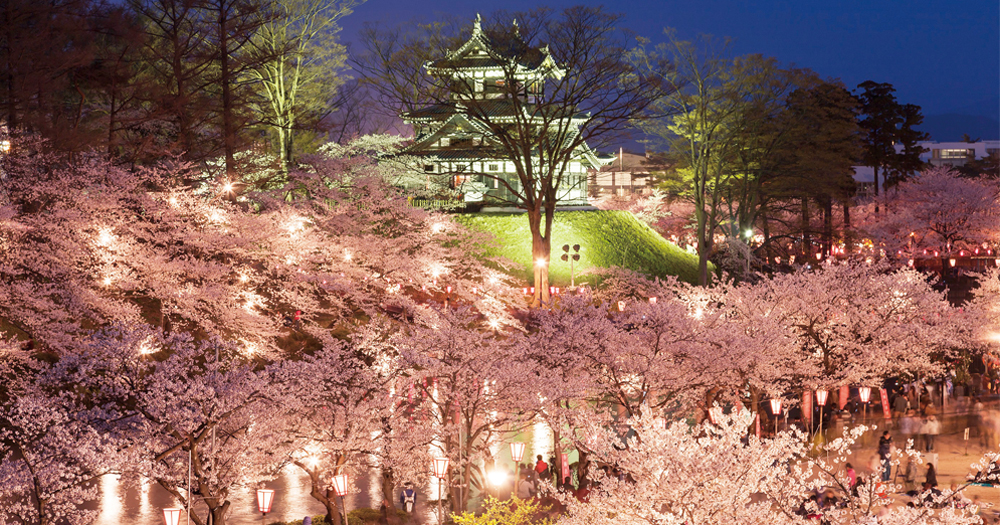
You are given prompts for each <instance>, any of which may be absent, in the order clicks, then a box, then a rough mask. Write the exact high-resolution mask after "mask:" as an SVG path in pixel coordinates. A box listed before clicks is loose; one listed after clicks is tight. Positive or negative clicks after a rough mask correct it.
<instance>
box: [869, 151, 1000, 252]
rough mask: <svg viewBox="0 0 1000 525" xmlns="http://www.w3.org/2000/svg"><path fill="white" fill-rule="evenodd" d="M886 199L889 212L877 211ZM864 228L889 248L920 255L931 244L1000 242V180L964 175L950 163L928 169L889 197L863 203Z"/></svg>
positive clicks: (946, 246)
mask: <svg viewBox="0 0 1000 525" xmlns="http://www.w3.org/2000/svg"><path fill="white" fill-rule="evenodd" d="M878 204H882V205H883V206H884V207H885V212H884V213H875V212H874V207H875V206H877V205H878ZM861 219H862V220H861V223H860V225H861V228H862V229H864V230H866V231H867V232H868V233H869V234H870V235H872V236H873V237H874V239H875V240H877V241H878V242H879V243H880V245H881V246H884V247H885V248H886V251H891V252H893V253H895V252H898V251H902V252H905V253H908V254H913V255H917V254H920V251H921V250H924V249H931V250H939V251H940V252H950V251H952V250H953V249H957V248H959V247H964V248H965V249H967V250H974V249H975V248H977V247H979V246H980V245H981V244H983V243H988V244H990V245H993V246H994V247H995V246H996V245H997V243H1000V189H998V188H997V185H996V183H995V182H992V181H987V180H983V179H969V178H963V177H962V176H960V175H959V174H958V172H956V171H953V170H952V169H951V168H950V167H947V166H938V167H933V168H929V169H927V170H925V171H924V172H923V173H921V174H920V176H919V177H914V178H913V179H912V180H909V181H906V182H903V183H901V184H899V185H898V186H897V187H896V188H895V190H894V191H891V192H888V193H887V194H886V196H885V200H884V202H883V201H881V200H880V202H879V203H871V204H869V205H868V206H866V207H864V208H862V214H861Z"/></svg>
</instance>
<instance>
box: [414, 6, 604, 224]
mask: <svg viewBox="0 0 1000 525" xmlns="http://www.w3.org/2000/svg"><path fill="white" fill-rule="evenodd" d="M517 31H518V30H517V26H516V25H515V26H514V27H513V29H512V33H511V34H512V35H514V36H515V38H514V39H513V40H514V41H515V43H514V44H513V45H512V44H511V43H510V41H509V40H511V39H509V38H507V39H505V40H507V41H505V42H503V43H502V44H500V43H497V42H494V39H492V38H491V37H490V35H488V34H487V33H486V32H485V31H483V29H482V26H481V22H480V19H479V17H478V16H477V17H476V20H475V23H474V24H473V26H472V35H471V36H470V37H469V40H468V41H467V42H465V43H464V44H463V45H461V46H460V47H459V48H458V49H456V50H454V51H452V52H450V53H448V55H447V56H445V57H444V58H443V59H441V60H437V61H435V62H431V63H429V64H427V65H426V66H425V67H426V69H427V72H428V73H429V74H431V75H435V76H437V77H439V78H441V79H443V80H447V81H449V82H448V84H449V85H451V86H452V92H451V97H450V100H449V101H447V102H443V103H440V104H436V105H433V106H429V107H425V108H421V109H418V110H416V111H412V112H409V113H405V114H403V115H401V116H402V118H403V121H404V122H406V123H407V124H410V125H412V126H413V129H414V133H415V134H416V138H415V139H414V141H413V144H411V145H410V146H409V147H408V148H406V149H405V150H404V151H403V154H406V155H412V156H415V157H418V158H419V159H420V162H421V165H422V168H423V171H424V172H425V173H426V174H427V176H428V177H432V176H438V177H441V176H444V177H450V183H449V186H450V187H452V188H454V189H456V190H458V191H460V192H462V194H463V199H464V200H465V201H466V202H486V203H501V204H502V203H505V202H511V201H516V200H517V199H516V198H515V197H514V196H513V195H512V194H511V192H510V190H508V189H507V188H506V187H504V184H501V182H500V180H503V181H505V182H506V183H508V184H510V186H511V187H513V188H514V189H515V190H517V191H520V180H519V178H518V176H517V171H516V169H515V167H514V162H513V161H512V160H511V159H510V158H506V157H505V156H504V154H503V151H504V150H503V148H501V147H499V146H498V145H497V143H496V140H495V137H494V136H493V134H492V133H491V132H490V130H489V129H488V127H487V126H485V125H482V124H481V123H479V122H477V121H476V119H473V118H469V117H467V116H466V115H465V113H466V111H465V109H466V108H465V107H463V102H464V103H465V104H468V103H469V102H470V101H474V102H475V103H476V109H477V111H489V114H490V118H492V119H495V120H497V121H500V120H502V119H504V118H510V119H512V121H513V119H514V118H529V119H530V118H535V119H536V120H538V119H537V117H531V116H530V115H523V114H522V115H517V114H516V112H517V111H524V108H530V107H531V103H532V102H533V100H537V98H538V97H540V96H541V95H542V94H543V93H544V91H543V90H544V89H545V81H546V79H548V78H561V77H562V76H563V75H565V72H564V71H563V70H562V69H561V68H560V67H559V66H558V65H557V64H556V63H555V61H554V60H553V58H552V56H551V54H550V53H549V50H548V47H542V48H538V49H534V48H529V47H528V45H527V44H526V43H524V42H523V41H522V40H521V39H520V34H519V33H518V32H517ZM507 36H509V35H507ZM518 42H519V44H518ZM503 49H506V50H509V51H510V53H508V54H505V53H502V52H501V51H499V50H503ZM508 55H513V56H508ZM512 60H516V61H517V63H516V64H514V65H515V67H516V70H515V74H514V77H515V79H516V81H517V83H518V86H523V89H518V90H516V91H517V95H516V96H517V97H520V98H519V99H518V101H519V102H521V103H519V104H514V103H512V101H511V99H510V98H509V97H511V96H512V95H511V91H512V90H510V89H505V84H504V83H505V82H508V81H511V79H510V78H509V76H510V74H509V68H510V64H511V63H512V62H511V61H512ZM519 108H520V109H519ZM564 118H565V119H569V120H570V124H573V125H576V129H579V124H577V122H581V123H582V122H583V120H584V119H581V118H578V117H577V116H576V115H567V116H566V117H564ZM605 162H606V161H604V160H602V159H599V158H598V156H597V154H596V152H594V151H593V150H591V149H590V148H589V147H587V146H586V145H584V146H583V147H581V148H579V149H578V151H577V152H576V155H575V158H574V159H573V160H572V161H571V162H569V164H568V166H567V169H566V174H565V176H564V178H563V183H562V184H561V189H560V194H559V195H558V196H557V199H558V200H559V201H560V204H562V205H586V204H587V174H588V172H590V171H592V170H597V169H599V168H600V167H601V166H602V165H603V164H604V163H605Z"/></svg>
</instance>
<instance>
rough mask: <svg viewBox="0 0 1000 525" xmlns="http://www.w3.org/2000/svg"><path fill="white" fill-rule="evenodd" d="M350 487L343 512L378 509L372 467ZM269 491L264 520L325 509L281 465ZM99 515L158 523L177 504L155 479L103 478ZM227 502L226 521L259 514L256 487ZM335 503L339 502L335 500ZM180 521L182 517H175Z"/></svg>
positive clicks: (301, 478) (431, 510)
mask: <svg viewBox="0 0 1000 525" xmlns="http://www.w3.org/2000/svg"><path fill="white" fill-rule="evenodd" d="M353 484H354V487H352V491H353V492H354V493H353V494H350V495H348V496H347V510H348V511H350V510H352V509H357V508H361V507H369V508H378V506H379V505H380V504H381V502H382V489H381V485H380V475H379V473H378V471H376V470H371V471H369V472H368V473H367V475H364V476H357V478H356V480H355V481H354V483H353ZM266 485H267V487H268V488H271V489H274V491H275V495H274V505H273V506H272V508H271V513H270V514H268V515H267V517H266V519H265V520H264V522H265V523H272V522H275V521H292V520H301V519H302V518H304V517H305V516H316V515H322V514H326V508H325V507H323V505H322V504H320V503H319V502H318V501H316V500H315V499H313V498H312V496H310V495H309V493H310V490H311V485H310V480H309V476H308V475H306V474H305V473H304V472H302V471H301V470H300V469H298V468H297V467H294V466H291V467H288V468H286V469H284V470H283V471H282V472H281V473H280V474H279V475H278V477H277V478H276V479H275V480H274V481H271V482H269V483H267V484H266ZM100 492H101V493H100V497H99V500H98V502H99V504H100V514H99V515H98V517H97V519H96V520H95V521H94V523H93V525H121V524H124V523H128V524H130V525H161V524H162V523H163V509H165V508H168V507H176V506H179V505H178V504H177V503H176V502H175V501H174V499H173V497H172V496H171V495H170V494H169V493H168V492H167V491H166V490H164V489H163V487H160V486H159V485H157V484H155V483H148V482H147V483H143V484H142V485H140V486H138V487H133V488H130V489H125V487H124V486H123V485H122V484H121V482H120V481H119V480H118V477H117V476H112V475H108V476H104V477H102V478H101V482H100ZM230 501H231V502H232V506H231V507H230V510H229V515H228V516H227V520H228V523H229V524H231V525H243V524H247V525H250V524H258V523H261V518H262V516H261V515H260V513H259V512H257V495H256V487H253V488H238V489H235V490H234V491H233V493H232V494H231V496H230ZM426 501H427V497H426V493H424V494H421V495H420V496H419V497H418V498H417V502H418V505H417V508H416V510H415V512H416V514H417V516H418V519H419V520H420V521H421V522H423V523H436V522H437V507H429V506H428V505H426ZM338 503H340V502H339V501H338ZM195 510H196V511H197V512H198V513H199V515H201V516H205V515H206V511H207V509H206V507H205V505H204V504H201V505H196V506H195ZM181 523H182V524H183V523H186V515H182V516H181Z"/></svg>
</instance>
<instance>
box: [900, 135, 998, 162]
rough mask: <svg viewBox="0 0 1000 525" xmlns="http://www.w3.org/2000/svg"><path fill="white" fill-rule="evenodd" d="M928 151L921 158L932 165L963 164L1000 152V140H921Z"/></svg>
mask: <svg viewBox="0 0 1000 525" xmlns="http://www.w3.org/2000/svg"><path fill="white" fill-rule="evenodd" d="M920 146H922V147H923V148H925V149H926V150H927V151H925V152H924V153H922V154H921V155H920V160H922V161H924V162H926V163H928V164H930V165H932V166H962V165H964V164H965V163H966V162H967V161H969V160H973V159H982V158H984V157H989V156H990V155H993V154H995V153H1000V140H981V141H979V142H921V143H920Z"/></svg>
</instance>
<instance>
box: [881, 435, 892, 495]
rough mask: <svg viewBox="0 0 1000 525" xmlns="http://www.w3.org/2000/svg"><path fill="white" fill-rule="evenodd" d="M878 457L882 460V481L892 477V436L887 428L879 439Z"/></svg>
mask: <svg viewBox="0 0 1000 525" xmlns="http://www.w3.org/2000/svg"><path fill="white" fill-rule="evenodd" d="M878 457H879V459H881V460H882V481H885V482H888V481H889V480H890V479H892V436H891V435H890V434H889V431H888V430H886V431H885V432H883V433H882V437H881V438H879V440H878Z"/></svg>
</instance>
